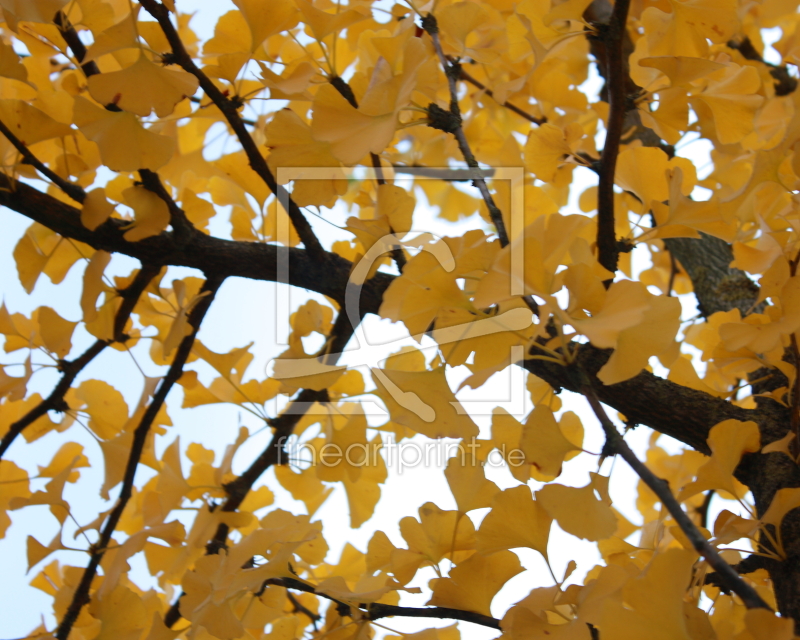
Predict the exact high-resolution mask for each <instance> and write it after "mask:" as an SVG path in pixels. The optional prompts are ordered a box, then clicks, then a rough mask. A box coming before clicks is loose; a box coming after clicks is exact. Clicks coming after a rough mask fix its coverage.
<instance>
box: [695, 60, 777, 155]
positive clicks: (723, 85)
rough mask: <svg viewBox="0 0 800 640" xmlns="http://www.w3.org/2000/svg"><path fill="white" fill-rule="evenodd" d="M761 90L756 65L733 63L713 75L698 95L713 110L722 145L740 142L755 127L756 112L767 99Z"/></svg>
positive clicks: (718, 136) (717, 132) (698, 98)
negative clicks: (761, 93)
mask: <svg viewBox="0 0 800 640" xmlns="http://www.w3.org/2000/svg"><path fill="white" fill-rule="evenodd" d="M759 89H761V77H760V76H759V75H758V71H756V69H755V67H751V66H742V67H740V66H738V65H736V64H730V65H729V66H728V67H726V68H725V69H723V70H721V71H718V72H716V73H715V74H713V75H712V76H711V78H710V79H709V84H708V86H707V87H706V88H705V90H704V91H703V92H702V93H700V94H699V95H698V96H697V98H696V99H697V100H699V101H702V102H703V103H704V104H705V105H706V106H707V107H708V108H709V109H710V110H711V113H712V114H713V117H714V126H715V129H716V135H717V138H718V139H719V141H720V142H721V143H722V144H732V143H735V142H739V141H740V140H741V139H742V138H744V137H745V136H746V135H748V134H749V133H750V132H751V131H752V130H753V125H754V122H755V117H756V112H757V111H758V109H759V108H760V107H761V105H762V104H763V102H764V98H763V96H761V95H758V93H757V92H758V91H759Z"/></svg>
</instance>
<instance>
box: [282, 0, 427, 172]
mask: <svg viewBox="0 0 800 640" xmlns="http://www.w3.org/2000/svg"><path fill="white" fill-rule="evenodd" d="M298 1H300V0H298ZM303 1H304V0H303ZM429 55H430V53H429V51H428V50H426V48H425V46H424V45H423V43H422V40H420V39H419V38H409V40H408V42H407V43H406V46H405V49H404V51H403V71H402V73H400V74H399V75H395V76H392V75H389V76H388V77H382V76H381V75H380V72H379V70H378V67H377V66H376V72H375V75H374V76H373V79H372V82H371V83H370V86H369V88H368V89H367V92H366V93H365V94H364V96H363V97H362V98H361V100H360V101H359V108H358V109H356V108H355V107H353V106H352V105H351V104H350V103H349V102H348V101H347V100H346V99H345V98H344V97H342V95H341V94H340V93H339V92H338V91H337V90H336V89H335V88H334V87H333V85H330V84H325V85H323V86H321V87H320V88H319V89H318V90H317V93H316V95H315V96H314V102H313V120H312V122H311V132H312V134H313V136H314V138H315V139H317V140H319V141H322V142H328V143H330V145H331V147H330V148H331V152H332V153H333V155H334V156H335V157H337V158H338V159H339V160H341V161H342V162H343V163H345V164H354V163H356V162H358V161H359V160H360V159H361V158H363V157H364V156H365V155H366V154H367V153H368V152H371V153H381V152H382V151H383V150H384V149H385V148H386V146H387V145H388V144H389V143H390V142H391V141H392V138H393V137H394V132H395V128H396V126H397V114H398V112H399V111H400V109H402V108H403V107H405V106H406V104H407V103H408V101H409V99H410V98H411V92H412V90H413V89H414V85H415V84H416V81H417V76H416V72H417V70H418V69H419V68H420V67H421V66H422V65H423V64H424V63H425V61H426V59H427V58H428V56H429Z"/></svg>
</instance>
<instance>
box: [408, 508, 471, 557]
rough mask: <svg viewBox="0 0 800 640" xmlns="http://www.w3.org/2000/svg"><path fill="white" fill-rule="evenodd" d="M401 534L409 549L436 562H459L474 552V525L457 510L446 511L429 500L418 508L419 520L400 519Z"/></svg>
mask: <svg viewBox="0 0 800 640" xmlns="http://www.w3.org/2000/svg"><path fill="white" fill-rule="evenodd" d="M400 534H401V535H402V536H403V539H404V540H405V541H406V544H408V550H409V551H412V552H414V553H417V554H419V555H420V556H422V559H423V560H425V561H427V562H428V563H430V564H431V565H436V564H439V562H441V560H442V559H443V558H451V559H452V560H453V562H460V561H461V560H463V559H465V558H467V557H469V556H470V555H472V554H473V553H474V552H475V526H474V525H473V524H472V520H470V519H469V517H467V516H464V514H461V513H459V512H458V511H443V510H442V509H440V508H439V507H437V506H436V505H435V504H433V503H431V502H426V503H425V504H423V505H422V506H421V507H420V508H419V521H417V520H416V519H415V518H412V517H410V516H407V517H405V518H403V519H402V520H400Z"/></svg>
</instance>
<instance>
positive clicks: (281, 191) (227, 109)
mask: <svg viewBox="0 0 800 640" xmlns="http://www.w3.org/2000/svg"><path fill="white" fill-rule="evenodd" d="M141 5H142V6H143V7H144V8H145V9H146V10H147V12H148V13H149V14H150V15H151V16H153V18H155V19H156V21H157V22H158V23H159V25H160V26H161V30H162V31H163V32H164V35H165V36H166V38H167V41H168V42H169V44H170V46H171V47H172V55H173V58H174V62H175V63H176V64H179V65H180V66H181V67H182V68H183V69H184V70H185V71H187V72H189V73H191V74H192V75H193V76H194V77H195V78H197V80H198V81H199V82H200V87H201V88H202V89H203V91H205V93H206V95H207V96H208V97H209V98H211V100H212V101H213V102H214V104H215V105H217V108H219V110H220V111H221V112H222V115H224V116H225V119H226V120H227V121H228V124H229V125H230V127H231V129H233V132H234V134H235V135H236V137H237V138H238V139H239V143H240V144H241V145H242V149H244V152H245V154H246V155H247V159H248V161H249V162H250V166H251V167H252V169H253V171H255V172H256V173H257V174H258V175H259V177H260V178H261V179H262V180H263V181H264V183H265V184H266V185H267V186H268V187H269V189H270V191H272V193H273V194H274V195H275V196H276V197H277V198H278V201H279V202H280V203H281V206H284V205H285V206H286V209H287V213H288V214H289V218H290V219H291V221H292V224H293V225H294V228H295V231H297V235H298V236H299V237H300V240H302V241H303V244H304V245H305V247H306V249H308V252H309V254H311V257H312V258H314V259H316V260H320V261H324V260H325V259H326V258H327V256H328V255H329V254H328V253H327V252H326V251H325V250H324V249H323V248H322V245H321V244H320V242H319V240H318V239H317V236H316V235H314V231H313V229H312V228H311V225H310V224H309V223H308V220H306V218H305V216H304V215H303V212H302V211H300V207H298V206H297V203H296V202H295V201H294V200H292V198H291V196H290V195H289V192H288V191H286V189H285V188H284V187H283V186H281V185H279V184H278V182H277V181H276V180H275V176H273V175H272V171H270V169H269V166H267V161H266V160H265V159H264V156H263V155H262V154H261V151H259V149H258V146H257V145H256V143H255V141H254V140H253V138H252V136H251V135H250V132H249V131H248V130H247V129H246V127H245V124H244V122H243V121H242V118H241V117H240V116H239V106H240V105H239V103H238V102H236V101H233V100H231V99H229V98H228V97H226V96H225V95H223V93H222V91H220V90H219V89H218V88H217V86H216V85H215V84H214V83H213V82H212V81H211V79H210V78H209V77H208V76H207V75H206V74H205V73H203V71H202V70H201V69H200V68H199V67H198V66H197V65H196V64H195V63H194V60H192V56H190V55H189V53H188V52H187V51H186V48H185V47H184V46H183V42H182V40H181V38H180V36H179V35H178V32H177V31H176V29H175V27H174V26H173V24H172V21H171V20H170V15H169V10H168V9H167V8H166V7H165V6H164V5H162V4H161V3H160V2H157V1H156V0H142V2H141Z"/></svg>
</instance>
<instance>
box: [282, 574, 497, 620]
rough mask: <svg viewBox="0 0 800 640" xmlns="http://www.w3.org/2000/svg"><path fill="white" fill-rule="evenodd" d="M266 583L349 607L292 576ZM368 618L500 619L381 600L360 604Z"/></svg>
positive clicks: (445, 608) (470, 612) (462, 611)
mask: <svg viewBox="0 0 800 640" xmlns="http://www.w3.org/2000/svg"><path fill="white" fill-rule="evenodd" d="M266 584H271V585H276V586H281V587H284V588H286V589H294V590H295V591H304V592H305V593H311V594H314V595H315V596H318V597H320V598H325V599H327V600H330V601H332V602H335V603H336V604H338V605H340V606H341V607H342V608H346V609H350V605H348V604H347V603H344V602H341V601H340V600H337V599H336V598H332V597H331V596H329V595H327V594H325V593H318V592H317V590H316V589H315V588H314V587H313V586H312V585H308V584H306V583H305V582H301V581H300V580H293V579H292V578H273V579H271V580H267V581H266ZM359 610H360V611H361V613H362V614H364V615H365V616H366V617H367V619H368V620H380V619H381V618H388V617H390V616H398V617H405V618H440V619H448V620H463V621H464V622H472V623H474V624H479V625H481V626H484V627H489V628H490V629H500V621H499V620H498V619H497V618H493V617H491V616H487V615H483V614H482V613H475V612H474V611H464V610H463V609H453V608H450V607H399V606H397V605H393V604H383V603H382V602H372V603H369V604H363V605H361V609H359Z"/></svg>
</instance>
